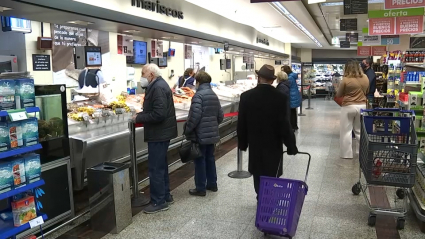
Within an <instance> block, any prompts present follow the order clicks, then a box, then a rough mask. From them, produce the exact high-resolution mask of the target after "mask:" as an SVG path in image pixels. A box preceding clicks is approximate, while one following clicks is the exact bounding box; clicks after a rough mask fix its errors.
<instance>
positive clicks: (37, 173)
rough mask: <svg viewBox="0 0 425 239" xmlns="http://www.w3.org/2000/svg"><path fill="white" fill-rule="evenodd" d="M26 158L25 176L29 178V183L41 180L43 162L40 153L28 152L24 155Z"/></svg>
mask: <svg viewBox="0 0 425 239" xmlns="http://www.w3.org/2000/svg"><path fill="white" fill-rule="evenodd" d="M24 158H25V176H26V178H27V183H33V182H35V181H38V180H40V177H41V163H40V155H38V154H28V155H25V156H24Z"/></svg>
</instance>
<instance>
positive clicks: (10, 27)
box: [1, 17, 32, 33]
mask: <svg viewBox="0 0 425 239" xmlns="http://www.w3.org/2000/svg"><path fill="white" fill-rule="evenodd" d="M1 25H2V31H4V32H7V31H12V32H26V33H30V32H32V30H31V21H30V20H26V19H21V18H15V17H1Z"/></svg>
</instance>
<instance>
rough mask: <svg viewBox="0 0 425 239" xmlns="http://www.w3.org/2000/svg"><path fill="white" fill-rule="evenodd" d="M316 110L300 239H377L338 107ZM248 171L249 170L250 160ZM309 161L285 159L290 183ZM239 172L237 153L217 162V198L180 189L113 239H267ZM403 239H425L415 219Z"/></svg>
mask: <svg viewBox="0 0 425 239" xmlns="http://www.w3.org/2000/svg"><path fill="white" fill-rule="evenodd" d="M312 107H314V110H309V111H305V113H306V114H307V116H304V117H300V118H299V125H300V130H299V132H298V133H297V138H298V139H297V144H298V145H299V150H300V151H306V152H309V153H310V154H311V155H312V162H311V166H310V173H309V175H308V176H309V177H308V185H309V193H308V195H307V196H306V199H305V203H304V206H303V210H302V215H301V219H300V221H299V224H298V230H297V234H296V237H295V238H314V239H319V238H325V239H333V238H338V239H341V238H350V239H353V238H376V232H375V228H373V227H369V226H368V225H367V216H368V214H369V211H368V208H367V206H366V204H365V201H364V198H363V197H362V196H353V195H352V193H351V187H352V185H353V184H354V183H355V182H356V181H357V179H358V162H357V160H344V159H340V158H339V156H338V155H339V107H338V106H337V105H336V104H335V103H334V102H333V101H324V100H314V101H313V102H312ZM244 156H245V160H244V161H245V163H244V168H245V169H246V168H247V162H246V159H247V158H246V156H247V155H244ZM306 165H307V158H306V157H304V156H303V155H299V156H295V157H285V158H284V166H285V167H284V169H285V170H284V175H283V177H286V178H295V179H303V178H304V175H305V168H306ZM234 169H236V150H233V151H231V152H230V153H228V154H227V155H225V156H224V157H222V158H221V159H219V160H218V161H217V170H218V172H217V173H218V187H219V191H218V192H217V193H211V192H209V193H208V195H207V196H206V197H204V198H200V197H192V196H190V195H189V194H188V190H189V189H190V188H192V187H193V185H194V183H193V179H189V180H188V181H187V182H185V183H184V184H182V185H181V186H179V187H178V188H177V189H175V190H174V191H173V192H172V194H173V195H174V198H175V200H176V202H175V203H174V204H173V205H172V206H171V208H170V210H168V211H166V212H162V213H158V214H154V215H146V214H143V213H140V214H138V215H136V216H135V217H133V223H132V224H131V225H130V226H129V227H127V228H126V229H125V230H124V231H122V232H121V233H120V234H118V235H107V236H106V237H104V238H105V239H109V238H126V239H127V238H146V239H155V238H158V239H171V238H174V239H177V238H181V239H195V238H205V239H208V238H220V239H221V238H223V239H224V238H229V239H234V238H241V239H250V238H252V239H254V238H265V237H263V234H262V233H261V232H259V231H258V230H257V229H256V227H255V225H254V223H255V213H256V200H255V192H254V188H253V185H252V178H249V179H243V180H240V179H231V178H229V177H228V176H227V174H228V173H229V172H231V171H233V170H234ZM400 236H401V238H405V239H414V238H421V239H424V238H425V234H422V233H421V232H420V230H419V228H418V225H417V223H416V218H415V217H414V216H412V215H411V214H409V216H408V218H407V221H406V228H405V230H403V231H400Z"/></svg>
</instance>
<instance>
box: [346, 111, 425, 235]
mask: <svg viewBox="0 0 425 239" xmlns="http://www.w3.org/2000/svg"><path fill="white" fill-rule="evenodd" d="M361 113H362V117H361V127H362V128H361V137H360V150H359V159H360V173H359V182H358V183H356V184H355V185H354V186H353V187H352V192H353V194H355V195H359V194H360V192H363V195H364V197H365V201H366V202H367V205H368V207H369V210H370V213H369V219H368V224H369V226H374V225H375V223H376V215H388V216H394V217H397V229H403V228H404V223H405V216H406V212H407V197H405V196H406V195H407V193H406V189H408V188H412V187H413V185H414V183H415V173H416V165H417V164H416V162H417V152H418V141H417V137H416V132H415V126H414V123H413V120H414V117H415V114H414V111H402V110H399V109H372V110H362V112H361ZM362 172H363V175H364V178H365V180H366V183H362V182H361V175H362ZM371 186H383V187H382V188H391V189H395V190H394V193H393V196H394V204H393V205H390V206H388V207H386V208H380V207H378V206H377V205H372V203H371V202H370V201H369V199H368V197H367V189H368V187H371ZM386 190H387V189H386ZM389 191H391V190H389ZM383 193H385V194H387V195H386V196H388V192H387V191H385V192H383ZM400 200H401V201H402V203H401V207H399V206H397V204H398V202H399V201H400ZM392 206H394V208H393V207H392Z"/></svg>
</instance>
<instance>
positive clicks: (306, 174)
mask: <svg viewBox="0 0 425 239" xmlns="http://www.w3.org/2000/svg"><path fill="white" fill-rule="evenodd" d="M285 153H288V151H284V152H283V154H285ZM298 154H304V155H308V164H307V170H306V172H305V179H304V183H305V185H306V186H307V177H308V171H309V170H310V162H311V155H310V154H309V153H306V152H298ZM279 167H280V166H279ZM278 170H279V169H278Z"/></svg>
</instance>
